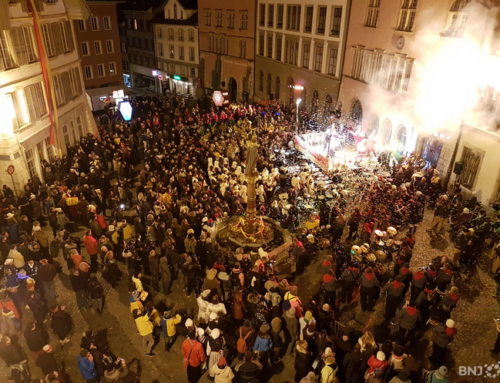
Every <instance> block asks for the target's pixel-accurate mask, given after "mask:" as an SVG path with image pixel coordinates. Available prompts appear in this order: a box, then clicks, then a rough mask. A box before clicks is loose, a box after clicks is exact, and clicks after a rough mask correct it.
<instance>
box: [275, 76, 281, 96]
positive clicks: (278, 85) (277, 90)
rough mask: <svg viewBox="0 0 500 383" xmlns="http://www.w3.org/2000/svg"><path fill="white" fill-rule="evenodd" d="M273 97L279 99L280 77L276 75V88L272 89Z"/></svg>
mask: <svg viewBox="0 0 500 383" xmlns="http://www.w3.org/2000/svg"><path fill="white" fill-rule="evenodd" d="M274 98H275V99H276V100H279V99H280V78H279V76H276V89H275V90H274Z"/></svg>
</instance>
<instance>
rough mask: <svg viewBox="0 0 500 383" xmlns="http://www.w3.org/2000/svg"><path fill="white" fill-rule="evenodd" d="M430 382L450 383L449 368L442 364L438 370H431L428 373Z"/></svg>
mask: <svg viewBox="0 0 500 383" xmlns="http://www.w3.org/2000/svg"><path fill="white" fill-rule="evenodd" d="M427 382H428V383H450V380H449V379H448V368H447V367H446V366H441V367H439V368H438V369H437V370H434V371H429V374H428V375H427Z"/></svg>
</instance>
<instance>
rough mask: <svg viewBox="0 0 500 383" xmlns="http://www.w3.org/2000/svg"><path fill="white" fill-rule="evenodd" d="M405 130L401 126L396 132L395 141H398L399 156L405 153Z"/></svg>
mask: <svg viewBox="0 0 500 383" xmlns="http://www.w3.org/2000/svg"><path fill="white" fill-rule="evenodd" d="M406 135H407V133H406V128H405V127H404V126H403V125H401V126H400V127H399V128H398V132H397V134H396V139H397V141H398V148H397V152H398V153H399V154H403V152H404V151H405V146H406Z"/></svg>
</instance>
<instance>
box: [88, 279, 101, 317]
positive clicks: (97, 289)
mask: <svg viewBox="0 0 500 383" xmlns="http://www.w3.org/2000/svg"><path fill="white" fill-rule="evenodd" d="M87 291H88V294H89V298H90V301H91V302H92V305H93V306H94V309H95V310H96V311H97V313H98V314H101V313H102V310H103V307H104V288H103V287H102V285H101V284H100V283H99V281H98V280H97V277H96V276H93V277H91V278H90V283H89V285H88V287H87Z"/></svg>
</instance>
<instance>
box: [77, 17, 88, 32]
mask: <svg viewBox="0 0 500 383" xmlns="http://www.w3.org/2000/svg"><path fill="white" fill-rule="evenodd" d="M78 29H79V30H80V32H84V31H86V30H87V22H86V21H85V20H78Z"/></svg>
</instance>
